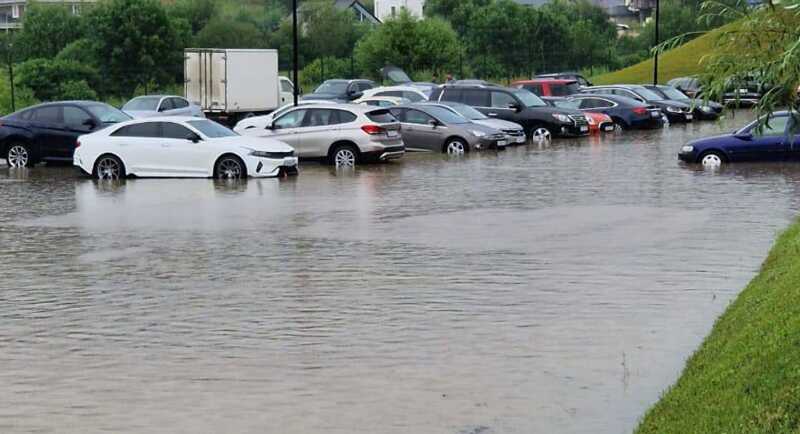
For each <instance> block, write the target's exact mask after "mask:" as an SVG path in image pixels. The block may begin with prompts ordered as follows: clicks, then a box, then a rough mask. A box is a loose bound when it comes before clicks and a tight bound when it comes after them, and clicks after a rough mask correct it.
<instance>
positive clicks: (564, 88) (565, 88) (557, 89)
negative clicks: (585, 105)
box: [550, 83, 581, 96]
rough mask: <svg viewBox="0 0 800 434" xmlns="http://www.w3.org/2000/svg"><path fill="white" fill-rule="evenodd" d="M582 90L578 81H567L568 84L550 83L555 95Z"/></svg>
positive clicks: (569, 93)
mask: <svg viewBox="0 0 800 434" xmlns="http://www.w3.org/2000/svg"><path fill="white" fill-rule="evenodd" d="M580 91H581V87H580V85H579V84H578V83H567V84H551V85H550V93H552V94H553V96H568V95H575V94H576V93H579V92H580Z"/></svg>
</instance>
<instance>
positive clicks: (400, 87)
mask: <svg viewBox="0 0 800 434" xmlns="http://www.w3.org/2000/svg"><path fill="white" fill-rule="evenodd" d="M384 90H406V91H409V92H416V93H419V94H422V93H423V92H422V91H421V90H420V89H419V88H418V87H414V86H406V85H403V84H398V85H395V86H378V87H373V88H372V89H367V90H366V91H365V92H369V93H374V92H381V91H384Z"/></svg>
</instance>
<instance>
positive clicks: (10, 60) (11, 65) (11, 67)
mask: <svg viewBox="0 0 800 434" xmlns="http://www.w3.org/2000/svg"><path fill="white" fill-rule="evenodd" d="M12 49H13V44H11V43H9V44H8V79H9V81H11V111H12V112H15V111H17V101H16V98H15V97H14V57H13V53H12Z"/></svg>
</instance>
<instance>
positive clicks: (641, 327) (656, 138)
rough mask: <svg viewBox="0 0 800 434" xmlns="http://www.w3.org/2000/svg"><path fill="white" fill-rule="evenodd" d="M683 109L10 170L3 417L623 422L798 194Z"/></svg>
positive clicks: (111, 423) (64, 421) (614, 425)
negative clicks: (700, 164) (636, 122)
mask: <svg viewBox="0 0 800 434" xmlns="http://www.w3.org/2000/svg"><path fill="white" fill-rule="evenodd" d="M746 122H747V116H738V117H736V118H735V119H727V120H725V121H723V122H721V123H720V124H716V123H697V124H693V125H688V126H680V125H678V126H671V127H670V128H669V129H666V130H664V131H645V132H625V133H623V134H620V135H614V134H612V135H608V136H604V137H602V138H587V139H581V140H572V141H556V142H554V143H552V144H550V145H541V146H538V145H537V146H534V145H531V146H527V147H519V148H513V149H509V150H507V151H504V152H496V153H493V152H486V153H473V154H471V155H468V156H466V157H464V158H452V157H446V156H438V155H421V154H417V155H409V156H408V158H406V159H405V161H402V162H398V163H394V164H383V165H376V166H369V167H362V168H359V169H357V170H355V171H349V172H346V171H344V172H343V171H336V170H335V169H331V168H328V167H325V166H321V165H317V164H313V163H310V164H304V165H303V167H302V173H301V175H300V176H299V177H297V178H296V179H289V180H283V181H278V180H273V179H264V180H250V181H246V182H236V183H218V182H214V181H211V180H127V181H122V182H118V183H97V182H94V181H91V180H87V179H83V178H80V177H77V176H75V175H74V173H73V172H72V170H71V168H67V167H55V168H54V167H37V168H34V169H30V170H11V169H7V168H5V167H0V190H2V192H3V197H4V205H5V206H3V207H2V208H0V222H2V225H0V245H1V246H2V249H0V263H2V264H3V271H2V273H3V274H2V279H0V288H2V289H1V290H0V366H2V369H0V402H2V403H3V405H2V406H0V432H25V433H27V432H59V433H61V432H70V433H71V432H75V433H100V432H114V433H141V432H148V433H161V432H163V433H175V432H192V433H206V432H207V433H217V432H236V433H245V432H253V433H255V432H259V433H262V432H280V433H323V432H324V433H348V434H349V433H354V432H369V433H404V434H405V433H409V432H418V433H484V434H486V433H531V432H542V433H618V432H627V431H630V430H631V429H632V428H633V427H634V426H635V424H636V421H637V419H638V418H639V417H640V416H641V414H642V412H643V411H644V410H645V409H646V408H647V407H648V406H649V405H650V404H651V403H652V402H654V401H655V400H656V399H657V398H658V396H659V394H660V393H661V391H662V390H663V389H664V388H665V387H667V386H668V385H669V384H671V383H672V382H673V381H674V380H675V378H676V376H677V374H678V372H679V370H680V368H681V367H682V365H683V362H684V360H685V358H686V357H687V356H688V355H689V354H690V353H691V351H692V350H693V349H694V348H695V347H696V346H697V344H698V343H699V342H700V340H701V339H702V337H703V336H704V335H705V334H706V333H707V332H708V331H709V329H710V327H711V325H712V323H713V321H714V319H715V318H716V316H717V315H719V313H720V312H721V311H722V310H723V309H724V308H725V306H726V305H727V304H728V302H729V301H730V300H731V299H732V298H733V297H734V296H735V295H736V293H737V292H738V291H739V290H740V289H741V288H742V287H743V286H744V285H745V284H746V282H747V281H748V280H749V279H750V278H751V277H752V276H753V274H754V272H755V271H756V270H757V268H758V266H759V264H760V261H761V260H762V259H763V258H764V256H765V254H766V252H767V251H768V249H769V246H770V244H771V242H772V240H773V239H774V237H775V235H776V234H777V231H779V230H780V229H781V228H783V227H785V225H786V224H787V223H788V222H789V220H790V219H791V218H792V217H793V216H794V213H795V212H796V211H797V209H798V203H797V199H796V198H797V197H798V194H797V193H798V185H799V184H800V165H791V164H770V165H737V166H731V167H729V168H725V169H723V170H720V171H718V172H713V173H712V172H707V171H703V170H700V169H699V168H695V167H686V166H683V165H681V164H679V163H678V162H677V161H676V152H677V150H678V148H679V147H680V146H681V145H682V144H683V143H684V142H685V141H686V140H688V139H689V138H692V137H698V136H701V135H706V134H712V133H716V132H719V131H721V130H722V131H727V130H732V129H733V128H734V127H735V126H738V125H743V124H744V123H746Z"/></svg>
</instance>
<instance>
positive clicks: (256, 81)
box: [183, 48, 294, 125]
mask: <svg viewBox="0 0 800 434" xmlns="http://www.w3.org/2000/svg"><path fill="white" fill-rule="evenodd" d="M184 54H185V55H184V63H183V68H184V91H185V93H186V99H188V100H189V101H191V102H193V103H195V104H197V105H199V106H200V107H201V108H202V109H203V112H205V114H206V116H208V117H210V118H212V119H216V120H219V121H221V122H223V123H227V124H229V125H233V124H235V123H236V122H238V121H239V119H242V118H245V117H249V116H254V115H260V114H266V113H269V112H271V111H273V110H275V109H276V108H278V107H280V106H282V105H284V104H288V103H290V102H292V101H293V92H294V84H293V83H292V81H291V80H289V79H288V78H287V77H281V76H279V75H278V50H245V49H216V48H187V49H186V50H185V52H184Z"/></svg>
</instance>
